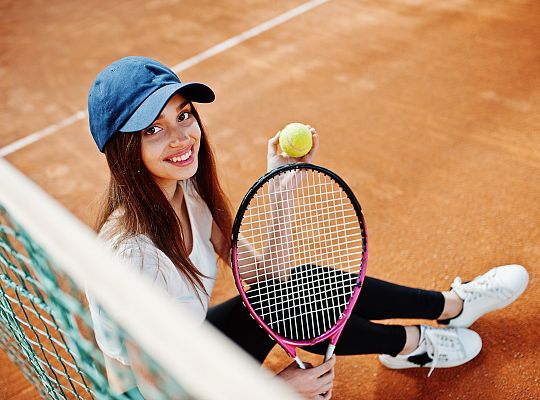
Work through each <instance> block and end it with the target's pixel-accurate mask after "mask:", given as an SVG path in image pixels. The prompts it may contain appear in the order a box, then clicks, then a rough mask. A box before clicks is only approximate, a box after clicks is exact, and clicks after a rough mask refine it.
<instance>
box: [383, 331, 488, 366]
mask: <svg viewBox="0 0 540 400" xmlns="http://www.w3.org/2000/svg"><path fill="white" fill-rule="evenodd" d="M481 349H482V339H480V335H478V334H477V333H476V332H474V331H472V330H470V329H466V328H433V327H431V326H426V325H420V343H419V345H418V347H417V348H416V350H414V351H413V352H412V353H409V354H404V355H397V356H395V357H392V356H390V355H388V354H381V355H379V361H380V362H381V363H382V364H383V365H384V366H385V367H388V368H391V369H405V368H419V367H425V368H430V370H429V373H428V377H429V376H431V373H432V372H433V369H435V368H450V367H457V366H458V365H462V364H465V363H466V362H468V361H471V360H472V359H473V358H474V357H476V356H477V355H478V353H480V350H481Z"/></svg>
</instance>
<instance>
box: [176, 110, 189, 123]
mask: <svg viewBox="0 0 540 400" xmlns="http://www.w3.org/2000/svg"><path fill="white" fill-rule="evenodd" d="M189 117H191V114H190V113H189V112H187V111H184V112H181V113H180V115H179V116H178V121H180V122H184V121H186V120H188V119H189Z"/></svg>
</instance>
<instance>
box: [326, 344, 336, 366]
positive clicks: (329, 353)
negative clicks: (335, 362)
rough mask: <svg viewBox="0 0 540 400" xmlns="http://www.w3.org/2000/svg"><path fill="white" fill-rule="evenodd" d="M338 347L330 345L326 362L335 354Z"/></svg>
mask: <svg viewBox="0 0 540 400" xmlns="http://www.w3.org/2000/svg"><path fill="white" fill-rule="evenodd" d="M335 348H336V346H335V345H333V344H329V345H328V348H327V349H326V355H325V356H324V362H326V361H328V360H329V359H330V357H332V355H333V354H334V350H335Z"/></svg>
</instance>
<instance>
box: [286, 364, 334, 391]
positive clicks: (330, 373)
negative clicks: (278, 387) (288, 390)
mask: <svg viewBox="0 0 540 400" xmlns="http://www.w3.org/2000/svg"><path fill="white" fill-rule="evenodd" d="M335 364H336V356H332V358H330V359H329V360H328V361H326V362H325V363H324V364H321V365H319V366H318V367H315V368H311V365H310V364H307V363H306V366H307V367H308V369H301V368H300V367H298V365H297V364H296V362H293V363H292V364H291V365H289V366H288V367H287V368H285V369H284V370H283V371H281V372H280V373H279V374H278V376H279V377H280V378H281V379H283V380H284V381H285V382H287V384H289V386H291V387H292V389H293V390H294V391H295V392H297V393H298V394H300V395H302V396H303V397H304V398H306V399H310V400H327V399H330V398H332V387H333V386H334V365H335Z"/></svg>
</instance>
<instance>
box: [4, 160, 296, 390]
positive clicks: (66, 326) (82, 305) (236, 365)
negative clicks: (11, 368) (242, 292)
mask: <svg viewBox="0 0 540 400" xmlns="http://www.w3.org/2000/svg"><path fill="white" fill-rule="evenodd" d="M0 181H2V185H3V187H2V191H0V347H1V348H2V349H3V350H4V351H5V352H6V353H7V354H8V356H9V358H10V359H11V360H12V361H13V362H14V363H15V364H17V365H18V367H19V368H20V369H21V371H22V372H23V373H24V375H25V376H26V377H27V379H28V380H29V381H30V382H31V383H32V384H33V386H34V387H35V388H36V390H37V391H38V393H39V394H40V395H41V396H42V397H43V398H46V399H144V398H146V399H158V400H159V399H199V398H201V399H214V398H219V399H248V398H252V395H251V394H252V393H254V392H255V391H258V392H259V396H258V397H259V398H261V399H275V398H296V396H295V395H294V394H293V393H292V392H290V391H289V390H288V389H287V388H285V387H284V386H283V385H282V384H280V383H279V382H277V380H274V379H269V378H270V374H267V373H265V372H263V371H261V370H260V369H259V368H258V366H257V365H256V364H255V363H254V362H253V360H251V359H250V358H249V357H248V356H247V355H245V354H244V353H242V352H241V351H240V350H239V348H237V347H235V346H234V345H233V344H232V343H231V342H229V341H228V340H227V339H226V338H224V337H223V336H221V335H219V334H218V333H217V332H214V331H213V329H212V328H211V327H209V326H207V325H206V324H203V325H201V324H200V322H197V321H196V320H195V319H194V318H191V317H190V314H188V313H186V312H185V311H184V310H183V309H182V308H181V307H180V306H179V305H178V304H177V303H174V301H173V300H172V299H170V298H169V297H168V296H166V294H165V293H162V292H161V291H159V290H157V289H156V288H155V287H153V286H152V285H151V284H150V282H147V281H146V280H145V279H143V278H142V277H140V276H139V274H137V273H136V272H134V271H133V269H131V268H129V267H128V266H127V265H123V264H122V263H120V262H119V261H118V260H117V259H115V258H114V257H113V256H112V254H110V253H109V251H108V250H106V249H105V247H104V246H103V244H101V243H99V242H98V241H97V239H96V238H95V235H94V234H92V233H91V232H90V231H89V230H88V229H87V228H86V227H84V226H83V225H82V224H80V223H79V222H78V221H76V220H75V218H73V217H72V216H71V215H69V213H67V212H66V211H65V210H63V209H62V208H61V207H60V206H59V205H58V204H56V203H55V202H54V201H53V200H52V199H50V198H49V197H48V196H46V195H45V194H44V193H42V192H41V191H40V190H39V189H38V188H37V187H36V186H35V185H34V184H33V183H31V182H30V181H28V180H27V179H26V178H25V177H24V176H23V175H22V174H20V173H19V172H18V171H16V170H15V169H14V168H13V167H11V166H9V164H7V163H6V162H5V161H3V160H1V159H0ZM141 293H144V296H141ZM87 294H91V297H92V298H93V301H95V304H96V305H97V306H99V309H100V310H101V312H102V313H104V315H102V317H103V318H105V319H106V320H107V321H108V324H109V325H110V326H109V328H110V329H108V330H107V332H108V333H107V334H108V335H112V336H114V337H112V338H110V337H109V338H107V339H113V340H115V341H117V342H118V343H121V345H122V349H123V351H125V354H126V355H127V358H128V361H129V365H130V366H129V367H126V366H124V365H122V364H121V363H119V362H111V359H109V358H108V357H105V356H104V355H103V353H102V352H101V351H100V349H99V347H98V346H97V345H96V340H95V334H94V327H93V324H92V318H91V314H90V310H89V306H88V300H87V299H88V298H87ZM156 310H159V313H157V312H156ZM172 316H174V317H172ZM100 340H101V339H100ZM111 377H112V378H111ZM119 383H120V384H119ZM262 386H264V388H265V390H264V391H260V390H259V389H260V387H262ZM119 387H121V388H122V390H119ZM128 387H131V388H132V390H130V391H129V392H128V394H126V393H124V392H125V391H126V388H128ZM143 396H144V397H143Z"/></svg>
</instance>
